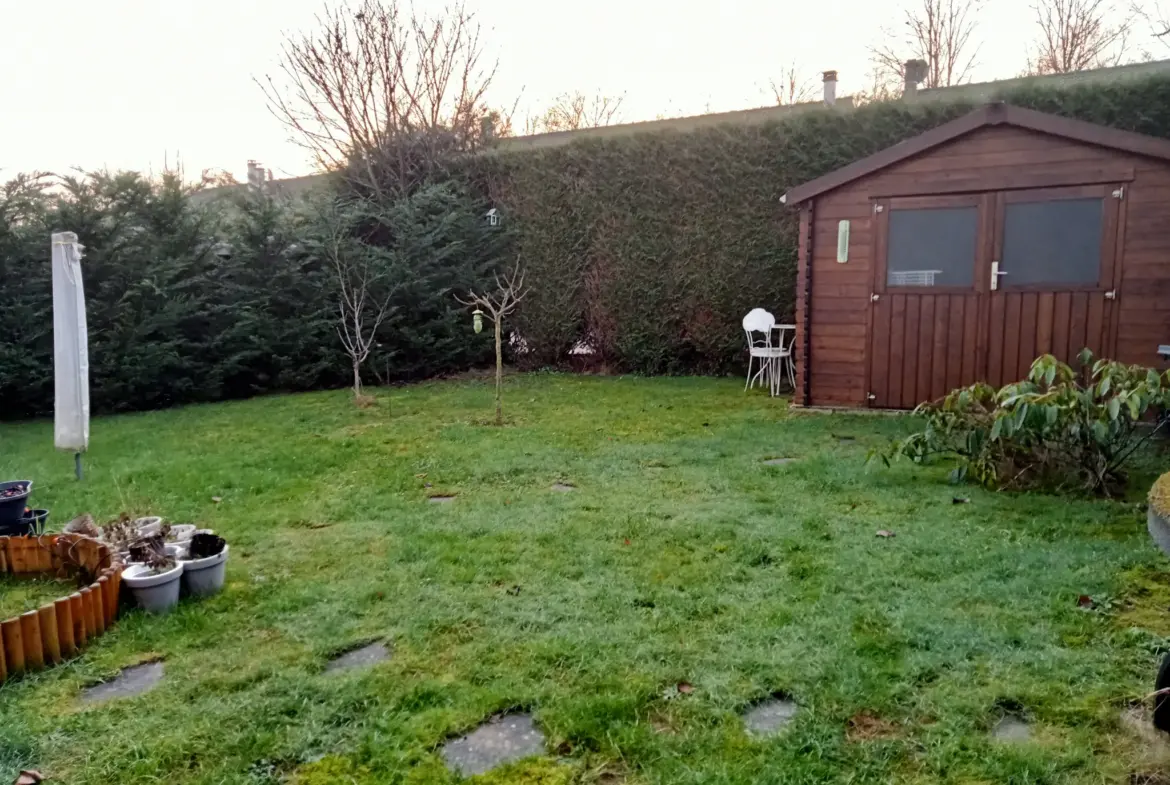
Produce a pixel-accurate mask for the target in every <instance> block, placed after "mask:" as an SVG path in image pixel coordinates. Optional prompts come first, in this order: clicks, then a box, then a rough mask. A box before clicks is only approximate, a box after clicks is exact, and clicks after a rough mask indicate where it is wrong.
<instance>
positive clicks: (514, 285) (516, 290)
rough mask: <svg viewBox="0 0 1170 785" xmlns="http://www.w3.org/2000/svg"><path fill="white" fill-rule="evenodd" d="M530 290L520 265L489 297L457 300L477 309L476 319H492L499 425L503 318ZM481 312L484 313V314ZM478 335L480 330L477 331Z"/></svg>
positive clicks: (500, 421)
mask: <svg viewBox="0 0 1170 785" xmlns="http://www.w3.org/2000/svg"><path fill="white" fill-rule="evenodd" d="M525 294H527V290H526V289H525V288H524V272H523V270H521V269H520V267H519V265H517V266H516V267H514V268H512V271H511V272H510V273H508V274H506V275H505V276H504V277H503V278H501V277H500V276H499V275H497V276H496V289H495V291H493V292H490V293H488V294H476V293H475V292H468V294H467V297H466V298H463V297H459V296H458V295H456V297H455V299H456V300H458V301H459V303H460V304H462V305H466V306H468V307H472V306H474V307H475V309H476V318H477V319H478V318H479V316H480V315H481V314H482V313H487V315H488V316H489V317H491V320H492V324H493V325H494V327H495V332H496V425H503V424H504V403H503V390H504V344H503V335H504V330H503V324H504V317H505V316H507V315H508V314H510V313H512V312H513V311H515V310H516V306H517V305H519V304H520V301H521V300H522V299H524V295H525ZM481 309H482V310H481ZM477 332H478V330H477Z"/></svg>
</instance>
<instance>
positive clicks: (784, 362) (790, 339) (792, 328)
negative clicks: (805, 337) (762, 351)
mask: <svg viewBox="0 0 1170 785" xmlns="http://www.w3.org/2000/svg"><path fill="white" fill-rule="evenodd" d="M776 332H777V336H776V345H777V346H779V347H780V358H779V359H778V360H777V361H776V364H777V365H778V366H779V367H778V368H777V369H776V370H777V374H776V375H777V377H779V376H780V375H781V373H783V375H784V376H787V377H788V386H789V388H790V389H792V390H795V389H796V359H795V358H794V357H793V356H792V349H793V347H794V346H795V345H796V325H795V324H778V325H776Z"/></svg>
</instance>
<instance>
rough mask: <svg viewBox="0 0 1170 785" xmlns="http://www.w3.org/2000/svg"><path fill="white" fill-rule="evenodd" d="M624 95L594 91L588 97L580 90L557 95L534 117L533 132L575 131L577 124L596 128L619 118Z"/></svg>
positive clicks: (610, 123)
mask: <svg viewBox="0 0 1170 785" xmlns="http://www.w3.org/2000/svg"><path fill="white" fill-rule="evenodd" d="M624 100H625V96H624V95H619V96H616V97H615V96H609V95H603V94H601V93H598V94H596V95H594V96H593V97H592V98H591V97H589V96H587V95H585V94H584V93H582V92H581V91H580V90H578V91H576V92H572V93H563V94H562V95H559V96H557V99H556V102H555V103H554V104H553V105H552V106H551V107H549V108H548V110H547V111H545V113H544V114H543V115H542V116H540V117H538V118H536V119H535V120H534V121H533V122H532V124H531V126H530V127H531V128H532V129H533V131H532V132H533V133H543V132H549V131H576V130H578V129H580V128H600V127H601V126H606V125H612V124H613V123H614V121H615V120H618V119H620V112H621V108H622V101H624Z"/></svg>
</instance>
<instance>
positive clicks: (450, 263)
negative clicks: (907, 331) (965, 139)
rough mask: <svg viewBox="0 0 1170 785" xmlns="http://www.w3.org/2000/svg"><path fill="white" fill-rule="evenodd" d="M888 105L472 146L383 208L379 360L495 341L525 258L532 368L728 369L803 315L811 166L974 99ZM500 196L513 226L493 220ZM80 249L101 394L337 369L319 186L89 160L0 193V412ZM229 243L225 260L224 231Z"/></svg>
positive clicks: (1161, 106) (1151, 129)
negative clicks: (467, 298)
mask: <svg viewBox="0 0 1170 785" xmlns="http://www.w3.org/2000/svg"><path fill="white" fill-rule="evenodd" d="M1000 97H1001V98H1003V99H1004V100H1007V101H1009V102H1011V103H1013V104H1017V105H1020V106H1026V107H1030V108H1034V109H1038V110H1041V111H1045V112H1051V113H1056V114H1062V115H1067V116H1070V117H1076V118H1079V119H1082V120H1087V121H1090V122H1096V123H1101V124H1104V125H1109V126H1114V127H1117V128H1123V129H1127V130H1132V131H1137V132H1141V133H1146V134H1151V135H1154V136H1161V137H1170V78H1167V77H1155V78H1151V79H1146V80H1142V81H1132V82H1123V83H1117V84H1114V85H1110V86H1104V87H1103V86H1100V85H1085V86H1080V87H1070V88H1063V89H1051V88H1048V89H1040V88H1024V89H1016V90H1013V91H1012V92H1010V93H1007V94H1004V95H1002V96H1000ZM971 108H972V107H971V105H969V104H962V103H950V104H943V103H932V102H927V101H922V102H920V103H917V104H906V103H902V102H889V103H879V104H874V105H870V106H866V107H862V108H860V109H857V110H855V111H850V112H840V111H833V110H821V111H814V112H809V113H804V114H800V115H797V116H794V117H792V118H789V119H787V120H783V121H778V122H771V123H765V124H760V125H726V126H723V127H715V128H707V129H701V130H696V131H690V132H677V131H674V132H671V131H665V132H663V131H659V132H646V133H640V134H634V135H631V136H627V137H615V138H608V139H603V140H592V141H591V140H582V141H578V142H574V143H572V144H569V145H566V146H563V147H558V148H551V149H542V150H537V151H526V152H511V153H506V154H503V153H501V154H492V155H486V156H480V157H478V158H475V159H473V160H471V161H469V162H466V163H465V164H464V166H463V167H461V168H460V169H458V172H457V174H456V179H455V180H454V181H450V180H449V181H446V182H442V183H432V184H430V185H426V186H424V187H422V188H421V189H419V191H418V192H416V193H414V194H412V195H411V196H409V197H408V198H406V199H404V200H401V201H399V202H397V203H395V204H387V205H385V206H384V208H385V209H384V213H385V221H384V222H383V223H384V226H383V228H382V230H381V236H380V237H379V238H378V239H377V242H379V243H380V244H382V245H383V246H384V247H385V249H386V250H387V251H389V252H388V253H387V254H386V258H387V259H389V260H391V261H392V263H393V264H394V265H395V272H394V280H395V281H396V282H398V283H399V284H400V286H399V288H398V290H397V294H396V295H395V311H394V314H393V316H392V318H391V319H390V320H388V321H387V323H386V324H385V325H384V328H383V331H382V332H381V333H380V334H379V346H378V347H377V348H376V350H375V352H374V355H373V356H372V357H371V361H370V363H369V364H368V370H369V372H370V376H371V377H374V376H375V372H376V375H377V376H379V377H382V380H383V381H385V380H399V379H418V378H425V377H428V376H434V375H436V374H442V373H447V372H451V371H458V370H461V369H464V368H467V367H469V366H471V365H473V364H476V363H478V362H481V361H483V360H485V359H486V358H487V357H488V356H489V354H490V341H489V340H488V339H487V338H486V337H484V336H474V335H473V334H472V333H471V331H470V330H469V329H468V327H467V324H468V319H467V315H466V313H465V311H464V310H463V309H461V308H459V307H458V306H457V305H456V304H455V303H454V300H453V298H452V297H451V295H452V291H453V290H455V289H466V288H468V287H470V286H480V285H482V284H483V283H484V282H485V281H487V280H490V275H491V273H492V272H493V271H494V270H496V269H499V268H501V267H504V266H507V265H510V264H511V261H512V260H513V259H517V258H518V259H519V260H520V262H521V263H522V264H523V266H524V268H525V270H526V272H527V282H528V283H529V285H530V287H531V290H530V293H529V295H528V296H527V297H526V299H525V302H524V304H523V306H522V308H521V310H520V311H519V312H518V313H517V314H516V317H515V319H514V321H513V326H515V327H517V328H518V329H519V332H520V335H521V336H522V337H523V339H524V341H523V345H525V346H526V347H527V348H528V351H527V352H526V353H524V354H522V355H520V356H519V357H518V358H516V359H518V360H521V361H523V362H524V363H526V364H528V365H530V366H559V365H564V364H567V363H568V362H569V360H570V359H571V355H570V350H571V349H572V347H573V346H574V345H575V344H576V343H577V342H578V341H580V340H587V341H588V342H589V343H591V344H592V345H593V347H594V348H595V350H596V351H597V354H596V355H595V358H596V359H597V360H599V361H600V362H601V363H604V364H605V365H606V366H607V367H609V368H610V369H612V370H615V371H625V372H636V373H645V374H662V373H700V374H720V373H726V372H729V371H732V370H739V368H740V367H741V365H742V362H743V358H742V355H743V349H742V340H743V338H742V335H741V331H740V326H739V325H740V320H741V319H742V317H743V314H744V313H746V312H747V311H748V310H749V309H750V308H752V307H755V306H765V307H768V308H769V309H771V310H772V312H773V313H774V314H775V315H776V316H777V317H778V318H781V319H788V318H791V317H792V316H793V310H794V301H795V282H796V254H797V239H796V216H795V214H794V212H793V211H792V209H791V208H786V207H784V206H782V205H781V204H780V203H779V198H780V196H781V195H782V194H783V193H784V192H785V191H786V190H788V189H789V188H791V187H792V186H794V185H797V184H799V183H802V182H805V181H807V180H810V179H812V178H814V177H818V176H820V175H822V174H825V173H826V172H830V171H832V170H834V169H836V168H838V167H840V166H844V165H845V164H848V163H849V162H851V161H854V160H856V159H858V158H861V157H864V156H866V155H869V154H871V153H874V152H877V151H878V150H881V149H883V148H885V147H888V146H889V145H892V144H895V143H897V142H900V141H903V140H905V139H908V138H910V137H912V136H915V135H917V134H919V133H922V132H923V131H926V130H928V129H930V128H933V127H935V126H937V125H940V124H942V123H944V122H946V121H948V120H951V119H953V118H955V117H957V116H959V115H960V114H962V113H964V112H966V111H969V110H970V109H971ZM492 204H494V205H495V206H496V207H497V208H499V210H500V212H501V213H502V214H503V217H504V227H503V231H497V230H492V229H490V228H488V227H487V226H486V224H485V222H484V221H483V214H484V211H486V209H487V208H488V206H490V205H492ZM62 230H70V231H75V232H77V233H78V234H79V236H80V240H81V242H82V243H83V244H84V245H86V246H87V251H86V257H85V259H84V261H83V269H84V271H85V285H86V295H87V299H88V311H89V328H90V341H91V344H90V347H91V350H90V359H91V387H92V394H91V400H92V402H93V408H94V411H95V412H108V411H124V410H133V409H143V408H155V407H161V406H168V405H174V404H179V403H187V402H195V401H212V400H218V399H221V398H230V397H239V396H245V395H252V394H257V393H263V392H272V391H284V390H307V389H317V388H322V387H330V386H340V385H343V384H345V381H346V358H345V356H344V354H343V353H342V352H341V350H340V346H339V344H338V340H337V337H336V334H335V332H334V322H333V319H334V312H333V308H334V306H333V300H332V295H331V293H330V292H331V289H330V287H331V278H330V270H329V269H328V268H327V266H326V264H325V263H324V261H323V260H322V259H318V258H314V256H313V255H312V254H304V253H291V252H290V248H294V247H301V248H304V247H312V242H311V240H312V232H314V231H316V229H314V216H313V215H311V214H306V213H305V208H304V206H300V207H298V206H297V205H295V204H293V203H288V202H280V201H274V200H271V199H268V198H265V197H254V198H251V199H250V200H245V201H244V202H242V203H240V204H238V205H237V206H236V209H235V210H234V211H231V212H227V213H225V212H222V211H216V210H212V209H209V208H207V207H206V206H199V205H196V204H194V203H193V201H192V199H191V196H190V193H189V191H187V190H185V189H184V188H183V186H182V185H181V184H180V183H178V182H177V181H175V180H173V179H170V178H167V179H164V180H162V181H161V182H149V181H146V180H144V179H142V178H140V177H138V176H137V175H133V174H118V175H109V174H95V175H91V176H88V177H81V178H74V179H69V180H65V181H63V182H58V187H57V188H56V190H54V191H50V192H46V191H40V190H37V189H36V188H30V187H27V184H25V187H14V186H10V187H8V188H7V189H6V190H2V191H0V419H12V418H18V417H26V416H36V415H44V414H48V413H50V412H51V411H52V403H53V401H52V396H53V380H52V315H51V311H52V296H51V276H50V265H49V234H50V232H52V231H62ZM221 241H227V242H228V243H229V244H230V245H231V246H232V247H233V249H234V252H233V254H232V256H231V257H230V258H228V259H223V258H220V257H219V256H218V255H216V254H215V253H214V246H215V244H216V243H217V242H221Z"/></svg>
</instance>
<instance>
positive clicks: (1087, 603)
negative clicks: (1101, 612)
mask: <svg viewBox="0 0 1170 785" xmlns="http://www.w3.org/2000/svg"><path fill="white" fill-rule="evenodd" d="M1077 607H1078V608H1092V607H1093V598H1092V597H1090V596H1089V595H1087V594H1082V595H1081V596H1080V597H1077Z"/></svg>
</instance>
